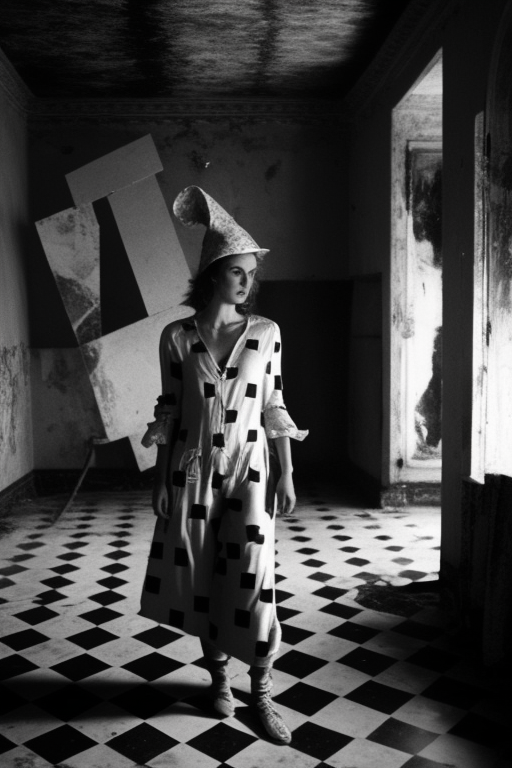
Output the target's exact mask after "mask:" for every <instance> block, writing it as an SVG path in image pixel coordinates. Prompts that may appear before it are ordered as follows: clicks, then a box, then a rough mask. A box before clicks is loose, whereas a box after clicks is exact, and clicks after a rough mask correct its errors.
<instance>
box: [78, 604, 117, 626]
mask: <svg viewBox="0 0 512 768" xmlns="http://www.w3.org/2000/svg"><path fill="white" fill-rule="evenodd" d="M122 615H123V614H122V613H118V612H117V611H112V610H111V609H110V608H95V609H94V610H93V611H87V612H86V613H81V614H80V615H79V618H80V619H85V620H86V621H90V622H91V624H96V625H98V624H106V623H107V621H113V620H114V619H118V618H119V616H122Z"/></svg>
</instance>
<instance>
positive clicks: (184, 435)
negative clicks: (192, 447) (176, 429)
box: [178, 429, 188, 443]
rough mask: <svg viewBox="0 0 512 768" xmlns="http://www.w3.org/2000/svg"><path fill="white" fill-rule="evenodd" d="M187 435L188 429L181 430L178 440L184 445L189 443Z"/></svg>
mask: <svg viewBox="0 0 512 768" xmlns="http://www.w3.org/2000/svg"><path fill="white" fill-rule="evenodd" d="M187 435H188V429H180V433H179V435H178V440H181V442H182V443H185V442H186V441H187Z"/></svg>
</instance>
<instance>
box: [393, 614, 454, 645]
mask: <svg viewBox="0 0 512 768" xmlns="http://www.w3.org/2000/svg"><path fill="white" fill-rule="evenodd" d="M391 631H392V632H398V633H399V634H401V635H407V637H415V638H417V639H418V640H426V641H427V642H429V641H432V640H435V639H436V638H438V637H440V636H441V635H442V634H443V629H442V628H441V627H434V626H432V625H431V624H421V623H420V622H419V621H412V620H411V619H408V620H407V621H403V622H402V623H401V624H398V625H397V626H395V627H393V629H392V630H391Z"/></svg>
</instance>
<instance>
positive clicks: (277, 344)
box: [274, 341, 281, 352]
mask: <svg viewBox="0 0 512 768" xmlns="http://www.w3.org/2000/svg"><path fill="white" fill-rule="evenodd" d="M280 349H281V342H280V341H276V343H275V344H274V352H279V350H280Z"/></svg>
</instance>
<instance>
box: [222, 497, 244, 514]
mask: <svg viewBox="0 0 512 768" xmlns="http://www.w3.org/2000/svg"><path fill="white" fill-rule="evenodd" d="M224 503H225V505H226V509H232V510H233V512H241V511H242V509H243V507H244V505H243V501H242V499H234V498H228V499H226V500H225V502H224Z"/></svg>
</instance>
